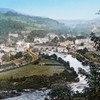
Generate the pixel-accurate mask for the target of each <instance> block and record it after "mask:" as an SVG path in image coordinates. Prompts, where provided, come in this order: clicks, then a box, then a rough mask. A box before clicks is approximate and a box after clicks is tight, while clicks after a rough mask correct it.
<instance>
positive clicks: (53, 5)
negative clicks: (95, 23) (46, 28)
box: [0, 0, 100, 19]
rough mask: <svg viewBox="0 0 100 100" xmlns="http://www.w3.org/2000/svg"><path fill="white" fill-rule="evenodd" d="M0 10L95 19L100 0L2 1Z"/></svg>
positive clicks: (61, 17) (51, 16)
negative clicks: (7, 9) (9, 9)
mask: <svg viewBox="0 0 100 100" xmlns="http://www.w3.org/2000/svg"><path fill="white" fill-rule="evenodd" d="M0 8H11V9H14V10H16V11H19V12H21V13H25V14H29V15H34V16H44V17H50V18H53V19H93V18H96V17H98V15H95V13H96V12H97V11H98V10H100V0H0Z"/></svg>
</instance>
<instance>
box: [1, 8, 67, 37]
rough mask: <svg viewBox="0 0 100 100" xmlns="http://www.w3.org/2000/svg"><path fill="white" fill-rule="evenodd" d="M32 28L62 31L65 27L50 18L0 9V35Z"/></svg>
mask: <svg viewBox="0 0 100 100" xmlns="http://www.w3.org/2000/svg"><path fill="white" fill-rule="evenodd" d="M32 30H48V31H51V30H55V31H58V30H59V31H62V30H66V27H65V25H64V24H61V23H59V22H58V21H56V20H53V19H50V18H44V17H38V16H28V15H24V14H20V13H18V12H16V11H13V10H10V9H3V8H1V9H0V35H4V34H8V33H9V32H13V33H14V32H19V33H20V32H21V31H32ZM66 31H67V30H66Z"/></svg>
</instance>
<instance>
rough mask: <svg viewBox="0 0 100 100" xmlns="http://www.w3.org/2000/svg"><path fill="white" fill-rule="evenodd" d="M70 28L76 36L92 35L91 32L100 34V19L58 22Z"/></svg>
mask: <svg viewBox="0 0 100 100" xmlns="http://www.w3.org/2000/svg"><path fill="white" fill-rule="evenodd" d="M58 21H59V22H60V23H64V24H65V25H66V26H67V27H69V28H70V33H72V34H74V35H85V36H88V35H90V33H91V32H94V33H96V34H97V35H99V34H100V18H98V19H93V20H58Z"/></svg>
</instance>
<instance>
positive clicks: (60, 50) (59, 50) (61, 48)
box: [57, 46, 68, 52]
mask: <svg viewBox="0 0 100 100" xmlns="http://www.w3.org/2000/svg"><path fill="white" fill-rule="evenodd" d="M57 51H58V52H68V50H67V48H66V46H59V47H57Z"/></svg>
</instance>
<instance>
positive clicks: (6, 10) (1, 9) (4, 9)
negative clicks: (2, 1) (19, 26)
mask: <svg viewBox="0 0 100 100" xmlns="http://www.w3.org/2000/svg"><path fill="white" fill-rule="evenodd" d="M7 12H13V13H17V12H16V11H14V10H12V9H9V8H0V13H2V14H5V13H7Z"/></svg>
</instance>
